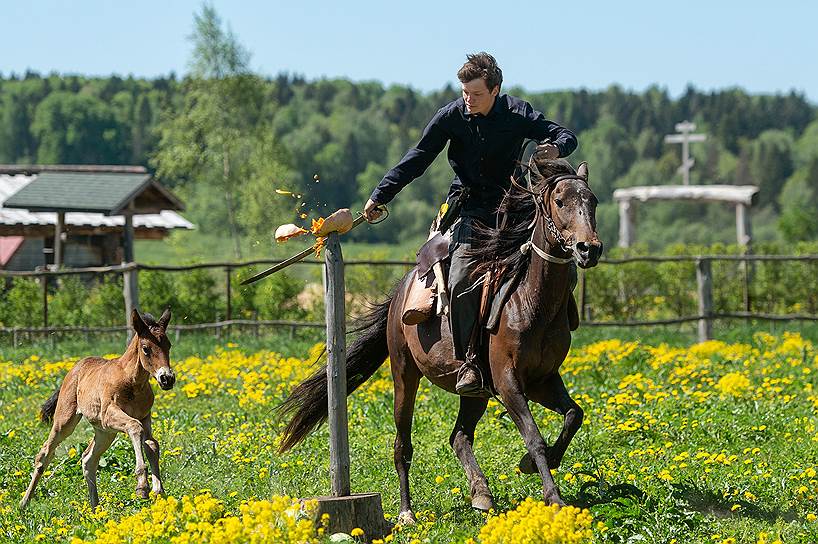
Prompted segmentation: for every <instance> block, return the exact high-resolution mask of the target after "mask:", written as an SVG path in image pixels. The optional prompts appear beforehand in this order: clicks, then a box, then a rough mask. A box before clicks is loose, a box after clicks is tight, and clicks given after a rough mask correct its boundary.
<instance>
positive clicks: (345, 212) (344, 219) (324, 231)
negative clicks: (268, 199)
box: [241, 208, 364, 285]
mask: <svg viewBox="0 0 818 544" xmlns="http://www.w3.org/2000/svg"><path fill="white" fill-rule="evenodd" d="M330 220H332V221H331V222H330ZM363 222H364V216H363V215H359V216H358V217H357V218H355V220H354V221H353V220H352V212H350V211H349V208H341V209H340V210H338V211H336V212H334V213H333V214H331V215H330V216H329V217H327V218H326V219H319V220H313V228H312V233H313V234H314V235H315V236H316V238H317V240H316V242H315V244H314V245H313V246H312V247H308V248H307V249H305V250H303V251H301V252H300V253H297V254H296V255H293V256H292V257H290V258H289V259H287V260H286V261H282V262H280V263H278V264H276V265H274V266H272V267H270V268H268V269H267V270H264V271H262V272H259V273H258V274H256V275H255V276H251V277H249V278H247V279H246V280H244V281H243V282H241V284H242V285H247V284H249V283H253V282H256V281H258V280H260V279H262V278H266V277H267V276H269V275H270V274H273V273H275V272H278V271H279V270H282V269H284V268H287V267H288V266H290V265H291V264H294V263H297V262H298V261H301V260H303V259H304V258H306V257H307V256H308V255H310V254H311V253H313V252H316V251H320V250H321V248H322V247H323V244H324V238H325V237H326V236H327V235H329V234H330V233H332V232H338V233H340V234H343V233H345V232H349V231H350V230H352V229H354V228H355V227H357V226H358V225H360V224H361V223H363ZM292 226H294V227H296V228H299V227H297V226H296V225H292ZM284 227H289V225H281V226H280V227H279V228H278V229H276V234H278V231H279V230H280V229H283V228H284ZM302 230H303V229H302ZM319 233H320V234H319ZM295 236H297V234H296V235H295Z"/></svg>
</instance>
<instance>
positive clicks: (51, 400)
mask: <svg viewBox="0 0 818 544" xmlns="http://www.w3.org/2000/svg"><path fill="white" fill-rule="evenodd" d="M58 398H60V388H59V387H58V388H57V390H56V391H54V393H52V394H51V396H50V397H48V400H47V401H45V402H44V403H43V405H42V406H41V407H40V421H42V422H43V423H52V422H53V421H54V412H55V411H57V399H58Z"/></svg>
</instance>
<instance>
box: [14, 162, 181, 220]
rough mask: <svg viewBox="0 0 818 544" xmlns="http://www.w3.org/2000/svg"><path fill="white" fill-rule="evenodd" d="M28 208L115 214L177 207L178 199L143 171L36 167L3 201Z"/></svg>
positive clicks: (157, 210)
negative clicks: (29, 178) (32, 175)
mask: <svg viewBox="0 0 818 544" xmlns="http://www.w3.org/2000/svg"><path fill="white" fill-rule="evenodd" d="M3 207H4V208H21V209H26V210H29V211H32V212H46V211H48V212H92V213H93V212H95V213H102V214H104V215H119V214H121V213H123V212H124V211H128V212H130V213H135V214H150V213H159V212H161V211H162V210H173V211H181V210H183V209H184V205H183V204H182V202H181V201H180V200H179V199H178V198H177V197H176V196H175V195H173V193H171V192H170V191H169V190H167V189H166V188H164V187H163V186H162V185H160V184H159V183H158V182H156V181H155V180H154V179H153V178H152V177H151V175H150V174H149V173H147V172H135V171H94V170H91V171H61V170H57V171H53V170H46V171H40V172H39V173H38V174H37V178H36V179H35V180H34V181H32V182H31V183H29V184H27V185H26V186H25V187H23V188H22V189H20V190H19V191H18V192H16V193H15V194H13V195H12V196H10V197H9V198H8V199H6V201H5V202H4V203H3Z"/></svg>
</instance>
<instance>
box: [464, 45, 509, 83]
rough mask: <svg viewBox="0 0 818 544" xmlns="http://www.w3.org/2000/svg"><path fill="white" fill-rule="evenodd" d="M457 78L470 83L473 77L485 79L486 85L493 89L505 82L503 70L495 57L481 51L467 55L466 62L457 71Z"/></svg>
mask: <svg viewBox="0 0 818 544" xmlns="http://www.w3.org/2000/svg"><path fill="white" fill-rule="evenodd" d="M457 79H459V80H460V82H461V83H468V82H469V81H472V80H473V79H484V80H485V81H486V87H488V89H489V90H490V91H491V90H492V89H494V88H495V87H499V86H500V85H502V84H503V71H502V70H500V67H499V66H497V60H495V58H494V57H492V56H491V55H489V54H488V53H486V52H485V51H481V52H480V53H474V54H471V55H466V64H464V65H463V67H462V68H460V70H458V71H457Z"/></svg>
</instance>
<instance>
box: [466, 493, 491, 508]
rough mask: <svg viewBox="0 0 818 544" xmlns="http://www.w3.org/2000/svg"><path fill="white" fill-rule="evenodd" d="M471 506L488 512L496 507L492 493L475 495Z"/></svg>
mask: <svg viewBox="0 0 818 544" xmlns="http://www.w3.org/2000/svg"><path fill="white" fill-rule="evenodd" d="M471 507H472V508H474V509H475V510H480V511H481V512H488V511H489V510H491V509H492V508H494V500H493V499H492V498H491V495H475V496H473V497H472V499H471Z"/></svg>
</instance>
